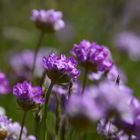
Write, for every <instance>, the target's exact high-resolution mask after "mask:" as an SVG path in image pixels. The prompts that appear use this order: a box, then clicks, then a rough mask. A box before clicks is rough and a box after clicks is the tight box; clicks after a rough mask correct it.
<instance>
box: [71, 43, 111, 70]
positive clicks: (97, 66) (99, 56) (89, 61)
mask: <svg viewBox="0 0 140 140" xmlns="http://www.w3.org/2000/svg"><path fill="white" fill-rule="evenodd" d="M71 52H72V54H73V55H74V56H76V57H77V59H78V60H79V62H80V63H81V65H82V66H84V67H85V68H86V69H87V70H90V71H93V72H97V71H109V70H110V69H111V67H112V64H113V63H112V60H111V58H110V52H109V50H108V49H107V48H106V47H104V46H102V45H98V44H97V43H96V42H93V43H90V42H89V41H87V40H83V41H81V42H80V44H78V45H77V44H75V45H74V47H73V49H72V51H71Z"/></svg>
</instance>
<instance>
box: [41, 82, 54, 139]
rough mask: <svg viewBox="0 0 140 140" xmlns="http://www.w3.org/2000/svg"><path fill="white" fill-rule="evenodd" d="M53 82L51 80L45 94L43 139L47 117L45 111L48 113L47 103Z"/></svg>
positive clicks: (44, 137)
mask: <svg viewBox="0 0 140 140" xmlns="http://www.w3.org/2000/svg"><path fill="white" fill-rule="evenodd" d="M53 85H54V84H53V83H52V82H51V84H50V86H49V89H48V91H47V93H46V95H45V102H46V103H45V108H44V115H43V118H44V119H43V140H46V119H47V113H48V104H49V99H50V95H51V91H52V88H53Z"/></svg>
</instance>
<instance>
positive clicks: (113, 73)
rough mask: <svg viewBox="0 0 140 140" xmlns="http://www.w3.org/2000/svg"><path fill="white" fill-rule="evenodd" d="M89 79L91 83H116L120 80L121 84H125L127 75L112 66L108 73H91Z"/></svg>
mask: <svg viewBox="0 0 140 140" xmlns="http://www.w3.org/2000/svg"><path fill="white" fill-rule="evenodd" d="M88 78H89V79H90V80H91V81H99V82H100V81H101V80H104V79H108V80H110V81H113V82H116V81H117V79H118V78H119V84H124V83H126V81H127V78H126V75H125V73H124V72H123V71H122V70H121V69H119V68H117V67H116V66H115V65H113V66H112V68H111V69H110V70H109V71H108V73H104V72H100V71H98V72H96V73H95V72H91V73H89V75H88Z"/></svg>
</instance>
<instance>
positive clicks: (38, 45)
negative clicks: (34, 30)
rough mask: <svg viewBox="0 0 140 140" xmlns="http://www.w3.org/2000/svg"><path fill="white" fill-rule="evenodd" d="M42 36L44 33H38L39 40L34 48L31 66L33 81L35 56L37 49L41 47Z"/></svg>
mask: <svg viewBox="0 0 140 140" xmlns="http://www.w3.org/2000/svg"><path fill="white" fill-rule="evenodd" d="M44 35H45V33H44V32H41V33H40V36H39V39H38V43H37V45H36V48H35V52H34V59H33V66H32V79H33V76H34V71H35V65H36V60H37V55H38V52H39V49H40V47H41V43H42V39H43V37H44Z"/></svg>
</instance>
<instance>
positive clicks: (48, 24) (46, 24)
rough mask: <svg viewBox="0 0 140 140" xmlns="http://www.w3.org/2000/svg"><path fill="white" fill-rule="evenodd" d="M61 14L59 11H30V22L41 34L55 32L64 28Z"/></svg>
mask: <svg viewBox="0 0 140 140" xmlns="http://www.w3.org/2000/svg"><path fill="white" fill-rule="evenodd" d="M62 17H63V14H62V13H61V12H60V11H55V10H53V9H50V10H35V9H34V10H32V16H31V20H32V21H33V22H34V23H35V24H36V26H37V28H39V29H40V30H41V31H43V32H55V31H59V30H61V29H63V28H64V26H65V23H64V21H63V20H62Z"/></svg>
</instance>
